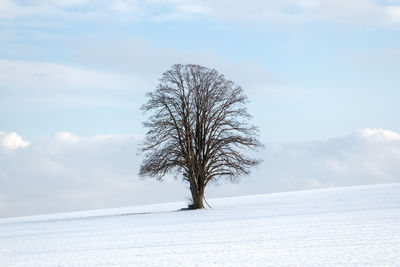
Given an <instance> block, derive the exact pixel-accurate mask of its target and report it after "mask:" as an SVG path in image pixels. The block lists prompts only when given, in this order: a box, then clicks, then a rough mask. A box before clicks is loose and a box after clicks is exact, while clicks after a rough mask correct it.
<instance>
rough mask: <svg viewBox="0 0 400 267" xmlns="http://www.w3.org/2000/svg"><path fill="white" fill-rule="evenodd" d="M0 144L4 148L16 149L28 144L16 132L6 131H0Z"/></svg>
mask: <svg viewBox="0 0 400 267" xmlns="http://www.w3.org/2000/svg"><path fill="white" fill-rule="evenodd" d="M0 144H1V145H2V146H3V148H6V149H11V150H14V149H17V148H24V147H27V146H29V142H27V141H25V140H23V139H22V137H21V136H19V135H17V134H16V133H6V132H2V131H0Z"/></svg>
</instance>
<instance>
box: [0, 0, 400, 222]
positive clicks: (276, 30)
mask: <svg viewBox="0 0 400 267" xmlns="http://www.w3.org/2000/svg"><path fill="white" fill-rule="evenodd" d="M176 63H182V64H187V63H192V64H200V65H204V66H206V67H209V68H214V69H216V70H217V71H219V72H220V73H223V74H224V75H225V76H226V78H227V79H230V80H232V81H234V82H235V83H236V84H238V85H240V86H242V87H243V88H244V90H245V94H246V95H247V96H248V97H249V101H250V102H249V104H248V109H249V112H250V113H251V114H252V115H253V120H252V123H253V124H255V125H257V126H259V129H260V140H261V141H262V142H263V143H264V144H265V148H264V149H263V150H262V151H261V152H260V154H259V155H258V156H259V157H260V158H262V159H263V160H264V162H263V164H262V165H260V167H259V168H257V169H255V170H254V171H253V172H252V173H251V175H250V176H249V177H243V179H242V182H241V183H239V184H229V183H226V182H225V181H220V182H219V183H218V184H214V185H211V186H209V187H208V188H207V192H206V197H224V196H235V195H244V194H261V193H271V192H281V191H291V190H303V189H311V188H321V187H330V186H347V185H359V184H373V183H393V182H400V170H398V169H399V168H397V167H396V166H399V164H400V135H399V133H400V124H399V119H398V118H399V117H400V108H399V104H398V103H399V102H400V90H399V89H398V85H399V84H400V75H399V73H400V1H398V0H386V1H385V0H355V1H345V0H324V1H323V0H282V1H260V0H253V1H240V0H232V1H225V0H220V1H210V0H198V1H192V0H186V1H184V0H143V1H140V0H110V1H101V0H100V1H99V0H98V1H94V0H47V1H46V0H38V1H29V0H19V1H17V0H1V1H0V217H8V216H21V215H31V214H40V213H50V212H63V211H72V210H82V209H93V208H109V207H119V206H130V205H138V204H146V203H157V202H165V201H178V200H188V198H189V194H188V193H189V192H188V190H187V185H185V184H182V183H181V182H180V181H175V180H173V179H171V178H167V179H166V180H165V181H164V182H163V183H156V182H155V181H152V180H149V179H145V180H140V179H139V177H138V171H139V166H140V162H141V157H140V155H138V154H137V146H138V145H139V144H140V143H141V141H142V140H143V136H144V135H145V129H143V127H142V122H143V121H144V120H145V119H146V115H145V114H143V113H142V112H141V111H140V110H139V108H140V106H141V105H142V104H144V103H145V102H146V98H145V93H146V92H148V91H151V90H154V88H155V87H156V85H157V83H158V79H159V78H160V77H161V74H162V73H163V72H164V71H166V70H168V69H169V67H170V66H171V65H172V64H176ZM188 201H189V200H188Z"/></svg>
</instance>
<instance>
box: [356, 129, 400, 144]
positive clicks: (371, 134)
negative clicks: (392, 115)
mask: <svg viewBox="0 0 400 267" xmlns="http://www.w3.org/2000/svg"><path fill="white" fill-rule="evenodd" d="M358 134H359V135H360V136H361V137H363V138H366V139H369V140H377V141H400V134H398V133H396V132H393V131H389V130H385V129H369V128H367V129H362V130H360V131H359V132H358Z"/></svg>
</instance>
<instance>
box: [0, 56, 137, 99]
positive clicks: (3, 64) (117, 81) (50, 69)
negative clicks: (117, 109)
mask: <svg viewBox="0 0 400 267" xmlns="http://www.w3.org/2000/svg"><path fill="white" fill-rule="evenodd" d="M0 80H1V85H0V91H3V90H7V91H9V90H12V91H15V90H31V91H32V92H35V91H41V90H49V91H52V92H54V91H57V90H60V89H67V90H68V91H73V90H82V89H85V90H99V89H109V90H115V89H121V88H123V89H126V88H128V85H127V84H128V81H130V78H128V77H125V76H121V75H117V74H112V73H106V72H101V71H93V70H89V69H85V68H80V67H73V66H68V65H64V64H55V63H47V62H35V61H13V60H3V59H0Z"/></svg>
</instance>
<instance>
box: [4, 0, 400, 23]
mask: <svg viewBox="0 0 400 267" xmlns="http://www.w3.org/2000/svg"><path fill="white" fill-rule="evenodd" d="M71 7H79V8H80V9H72V11H71V10H70V8H71ZM399 8H400V5H399V3H398V2H396V1H378V0H354V1H347V0H282V1H271V0H268V1H263V0H252V1H243V0H232V1H211V0H199V1H194V0H186V1H182V0H143V1H137V0H113V1H94V0H87V1H86V0H68V1H59V0H54V1H36V2H34V3H31V4H30V5H26V4H25V5H23V4H19V3H18V2H17V1H11V0H5V1H2V4H1V6H0V18H16V17H20V16H26V15H34V14H39V15H40V14H41V15H53V16H57V15H58V16H60V15H64V16H65V15H67V14H68V13H71V14H75V13H76V12H79V13H81V14H82V13H83V14H85V13H86V14H90V13H92V14H97V17H104V16H110V15H113V14H115V13H117V14H120V18H122V19H127V18H130V19H138V18H141V19H156V20H181V19H184V20H191V19H201V18H212V19H216V20H222V21H236V22H249V21H257V22H260V21H263V22H288V23H299V22H307V21H334V22H344V23H351V24H363V25H393V24H398V23H399V22H400V21H399ZM126 15H129V16H126Z"/></svg>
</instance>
